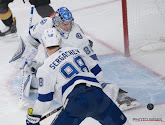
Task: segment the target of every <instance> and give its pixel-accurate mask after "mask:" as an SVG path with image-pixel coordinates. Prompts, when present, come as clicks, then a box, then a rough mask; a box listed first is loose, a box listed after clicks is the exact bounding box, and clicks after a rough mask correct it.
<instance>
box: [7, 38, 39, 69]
mask: <svg viewBox="0 0 165 125" xmlns="http://www.w3.org/2000/svg"><path fill="white" fill-rule="evenodd" d="M20 39H21V43H20V45H19V47H18V49H17V51H16V53H15V54H14V56H13V57H12V59H11V60H10V61H9V63H11V64H12V65H13V66H14V67H15V68H19V69H23V68H24V66H25V65H26V64H28V65H29V64H31V61H32V60H33V59H34V57H35V56H36V55H37V52H38V49H37V48H35V47H34V46H32V45H31V44H30V43H29V42H26V44H25V43H24V41H23V40H22V38H20Z"/></svg>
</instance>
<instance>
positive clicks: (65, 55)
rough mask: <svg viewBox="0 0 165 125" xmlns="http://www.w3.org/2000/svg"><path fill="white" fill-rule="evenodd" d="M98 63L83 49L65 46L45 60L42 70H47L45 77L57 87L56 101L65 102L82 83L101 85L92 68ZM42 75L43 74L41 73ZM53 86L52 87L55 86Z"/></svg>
mask: <svg viewBox="0 0 165 125" xmlns="http://www.w3.org/2000/svg"><path fill="white" fill-rule="evenodd" d="M96 65H97V64H96V62H95V61H93V59H91V58H90V57H89V56H87V55H86V54H85V53H84V52H83V50H81V49H78V48H73V47H63V48H61V49H59V50H58V51H56V52H55V53H54V54H52V55H51V56H50V57H49V58H48V59H46V60H45V61H44V65H43V66H42V67H41V68H40V70H42V71H41V72H44V73H43V74H45V71H47V74H49V76H47V75H46V74H45V75H46V77H47V78H44V76H42V77H43V78H44V79H47V80H46V81H50V82H49V86H50V84H51V86H52V84H53V86H54V87H55V90H54V91H55V97H56V101H58V102H59V103H64V101H65V99H66V97H67V95H68V94H69V93H70V92H71V91H72V90H73V88H74V87H75V86H76V85H77V84H80V83H87V84H89V85H93V86H98V87H101V86H100V84H99V82H98V81H97V79H96V76H95V75H94V74H93V73H92V72H91V69H92V68H93V67H95V66H96ZM41 75H42V74H41ZM53 86H52V87H53Z"/></svg>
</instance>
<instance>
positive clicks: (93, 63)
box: [81, 50, 103, 83]
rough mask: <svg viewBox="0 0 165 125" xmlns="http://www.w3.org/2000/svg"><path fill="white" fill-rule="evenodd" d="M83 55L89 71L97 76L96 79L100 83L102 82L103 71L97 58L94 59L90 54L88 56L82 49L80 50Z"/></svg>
mask: <svg viewBox="0 0 165 125" xmlns="http://www.w3.org/2000/svg"><path fill="white" fill-rule="evenodd" d="M81 51H82V52H81V53H83V55H84V58H85V59H86V63H87V65H88V67H89V69H90V71H91V72H92V73H93V74H94V75H95V76H96V77H97V80H98V81H99V82H100V83H103V72H102V69H101V67H100V65H99V63H98V60H94V59H93V58H91V57H90V56H88V55H87V54H86V53H85V52H84V51H83V50H81Z"/></svg>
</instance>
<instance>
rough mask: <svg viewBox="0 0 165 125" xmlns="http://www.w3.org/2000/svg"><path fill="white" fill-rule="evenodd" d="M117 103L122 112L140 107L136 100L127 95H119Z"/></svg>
mask: <svg viewBox="0 0 165 125" xmlns="http://www.w3.org/2000/svg"><path fill="white" fill-rule="evenodd" d="M117 103H118V106H119V108H120V110H122V111H125V110H128V109H132V108H135V107H137V106H139V105H140V103H139V102H138V101H137V100H136V99H134V98H131V97H129V96H127V95H126V93H119V95H118V99H117Z"/></svg>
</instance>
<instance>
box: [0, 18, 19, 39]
mask: <svg viewBox="0 0 165 125" xmlns="http://www.w3.org/2000/svg"><path fill="white" fill-rule="evenodd" d="M14 37H17V27H16V19H15V17H14V18H13V23H12V25H11V26H6V27H5V28H4V29H3V30H2V31H0V39H2V38H14Z"/></svg>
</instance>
